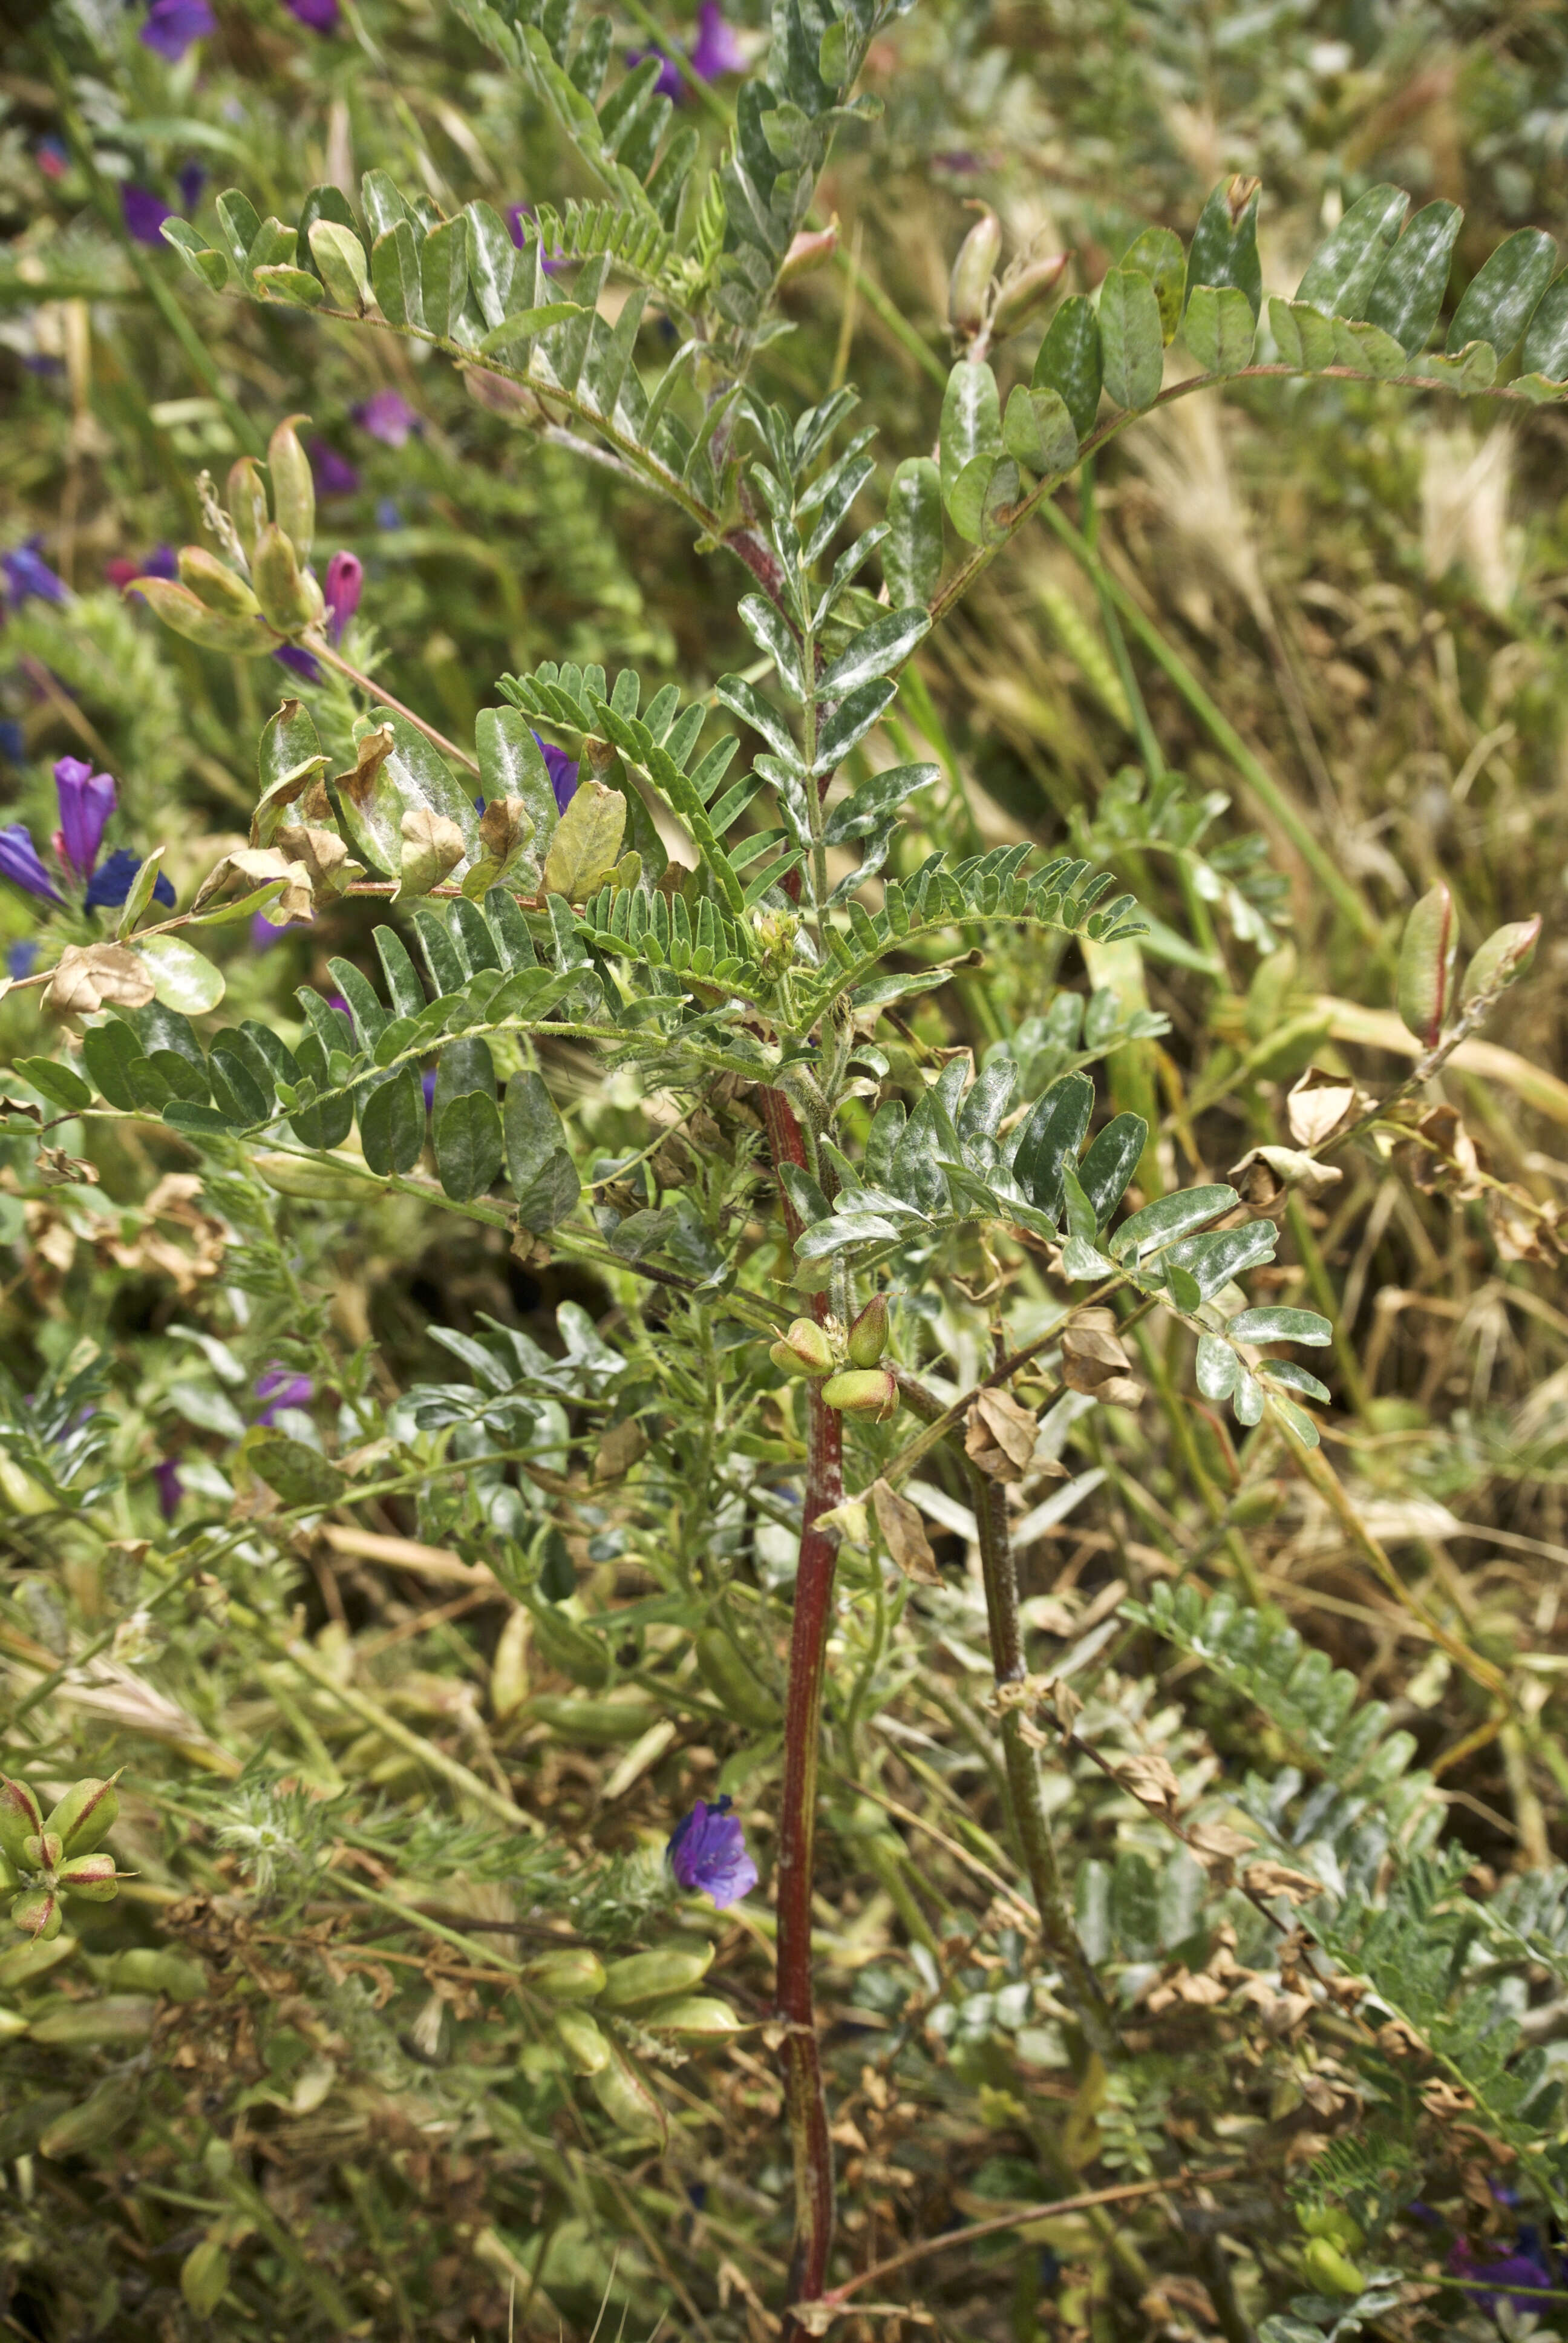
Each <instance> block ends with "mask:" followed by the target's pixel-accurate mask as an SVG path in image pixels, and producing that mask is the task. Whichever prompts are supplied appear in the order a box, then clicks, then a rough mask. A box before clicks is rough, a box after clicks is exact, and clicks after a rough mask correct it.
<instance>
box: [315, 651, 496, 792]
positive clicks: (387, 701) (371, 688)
mask: <svg viewBox="0 0 1568 2343" xmlns="http://www.w3.org/2000/svg"><path fill="white" fill-rule="evenodd" d="M306 648H307V650H308V651H309V652H310V654H311V656H312V658H313V659H324V660H325V661H326V663H327V666H328V667H335V668H336V669H337V672H338V674H339V675H344V676H347V679H348V680H349V682H350V683H357V685H358V686H359V689H360V690H361V691H367V692H368V693H369V695H370V697H371V699H377V700H379V701H380V703H381V705H382V707H383V708H389V709H391V710H392V712H393V714H394V715H395V716H401V717H403V718H404V719H406V720H407V722H408V723H410V724H412V725H413V727H414V729H415V730H416V731H417V732H423V734H424V735H425V738H426V739H427V740H428V741H429V743H430V745H431V747H432V748H435V749H439V750H440V751H441V754H442V755H443V757H450V758H452V759H454V760H455V761H456V762H457V764H459V765H461V766H462V767H463V769H464V770H465V771H466V772H470V773H477V771H478V769H479V766H478V759H477V758H474V757H470V756H469V754H468V752H467V749H459V748H458V746H457V742H456V741H455V740H448V739H447V736H446V734H445V733H444V732H437V729H436V727H435V726H434V725H433V724H427V723H426V721H425V719H424V718H423V717H422V716H416V715H415V713H414V710H413V709H411V708H405V707H404V705H403V702H402V701H401V700H400V699H393V697H392V694H391V693H390V692H389V691H388V690H387V689H386V688H385V686H384V685H382V684H379V683H376V682H373V681H372V680H371V679H370V677H369V676H367V675H361V673H360V671H359V669H357V667H350V666H349V664H348V661H347V659H343V658H342V657H340V656H339V654H338V653H337V651H335V650H334V649H333V648H332V646H331V644H330V643H328V642H327V641H325V640H324V639H323V638H322V637H321V636H320V635H318V634H311V635H308V636H307V638H306Z"/></svg>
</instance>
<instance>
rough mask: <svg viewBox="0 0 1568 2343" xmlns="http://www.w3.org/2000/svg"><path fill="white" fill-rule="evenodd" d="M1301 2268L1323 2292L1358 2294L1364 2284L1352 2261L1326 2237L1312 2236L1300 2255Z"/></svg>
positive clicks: (1364, 2281) (1363, 2279)
mask: <svg viewBox="0 0 1568 2343" xmlns="http://www.w3.org/2000/svg"><path fill="white" fill-rule="evenodd" d="M1302 2268H1303V2269H1304V2270H1305V2272H1306V2274H1307V2276H1308V2277H1309V2278H1311V2279H1312V2284H1313V2285H1314V2286H1317V2287H1321V2288H1322V2290H1323V2292H1324V2293H1325V2294H1359V2293H1360V2292H1361V2290H1362V2287H1363V2286H1364V2285H1365V2284H1366V2280H1365V2278H1363V2277H1362V2273H1361V2271H1360V2270H1359V2269H1357V2268H1356V2266H1355V2264H1354V2262H1352V2261H1349V2260H1347V2259H1346V2258H1345V2256H1344V2255H1343V2254H1342V2253H1341V2251H1340V2249H1339V2247H1338V2246H1335V2245H1331V2243H1330V2242H1329V2240H1328V2238H1327V2237H1314V2238H1313V2239H1312V2242H1311V2244H1310V2245H1309V2246H1308V2247H1306V2249H1305V2251H1304V2252H1303V2253H1302Z"/></svg>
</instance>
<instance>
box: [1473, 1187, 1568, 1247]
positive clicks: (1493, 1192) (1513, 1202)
mask: <svg viewBox="0 0 1568 2343" xmlns="http://www.w3.org/2000/svg"><path fill="white" fill-rule="evenodd" d="M1486 1224H1487V1226H1488V1228H1489V1229H1490V1230H1491V1232H1492V1242H1493V1244H1494V1245H1495V1246H1496V1247H1497V1253H1498V1258H1499V1260H1501V1261H1534V1262H1543V1263H1544V1264H1553V1263H1555V1262H1560V1261H1561V1260H1562V1259H1563V1239H1562V1237H1561V1235H1560V1234H1559V1230H1560V1228H1561V1225H1562V1213H1561V1211H1560V1209H1559V1207H1558V1206H1557V1205H1556V1204H1555V1203H1553V1202H1547V1203H1545V1204H1538V1203H1537V1202H1535V1199H1534V1198H1533V1196H1531V1195H1529V1194H1527V1193H1526V1192H1525V1191H1524V1190H1523V1188H1516V1187H1513V1186H1510V1187H1505V1188H1489V1189H1488V1190H1487V1192H1486Z"/></svg>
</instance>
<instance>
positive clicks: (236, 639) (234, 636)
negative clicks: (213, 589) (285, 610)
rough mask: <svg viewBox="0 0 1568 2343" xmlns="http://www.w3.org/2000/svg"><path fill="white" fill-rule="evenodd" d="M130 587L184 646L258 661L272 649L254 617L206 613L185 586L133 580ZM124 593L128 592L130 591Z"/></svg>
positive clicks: (166, 580) (158, 580)
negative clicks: (264, 653) (144, 600)
mask: <svg viewBox="0 0 1568 2343" xmlns="http://www.w3.org/2000/svg"><path fill="white" fill-rule="evenodd" d="M131 585H132V586H134V587H135V588H136V592H137V593H138V594H140V595H142V596H144V597H145V598H146V601H147V602H149V603H150V604H151V606H152V608H153V609H154V611H155V612H156V615H157V616H158V617H159V618H161V619H162V620H163V622H164V624H165V626H166V627H172V628H174V630H175V632H176V635H183V636H184V637H185V639H186V642H188V643H199V644H200V645H201V648H202V649H203V650H205V651H238V652H239V653H240V654H241V656H242V657H245V658H250V659H259V658H260V656H261V654H262V652H263V651H269V650H271V649H272V648H273V639H272V637H271V636H270V635H269V634H268V632H267V630H266V628H265V627H264V626H263V625H262V624H261V621H260V620H259V619H258V618H231V617H230V616H229V615H228V613H227V612H226V611H224V610H209V609H208V608H207V607H206V603H205V602H198V601H197V600H196V596H195V595H194V594H193V593H192V592H191V589H190V588H189V587H188V586H176V583H175V581H174V579H173V578H132V580H131ZM129 591H130V588H129V587H127V588H126V592H127V593H128V592H129Z"/></svg>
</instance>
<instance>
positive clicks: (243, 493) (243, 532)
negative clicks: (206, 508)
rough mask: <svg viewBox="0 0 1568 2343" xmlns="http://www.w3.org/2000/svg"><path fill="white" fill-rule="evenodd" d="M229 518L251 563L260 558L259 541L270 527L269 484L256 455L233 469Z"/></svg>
mask: <svg viewBox="0 0 1568 2343" xmlns="http://www.w3.org/2000/svg"><path fill="white" fill-rule="evenodd" d="M228 515H229V518H230V519H231V520H232V521H233V523H234V530H235V535H236V537H237V538H238V539H239V542H240V548H241V550H242V551H243V553H244V555H245V558H246V560H247V561H252V562H254V560H255V559H256V541H257V539H258V538H259V537H260V535H261V532H262V530H263V529H264V528H266V523H267V509H266V481H265V480H264V479H263V478H262V474H261V466H260V465H259V464H258V463H257V462H256V458H255V457H254V456H242V457H241V458H239V461H238V462H237V463H236V464H231V465H230V466H229V471H228Z"/></svg>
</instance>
